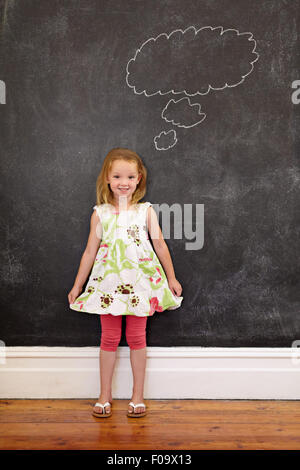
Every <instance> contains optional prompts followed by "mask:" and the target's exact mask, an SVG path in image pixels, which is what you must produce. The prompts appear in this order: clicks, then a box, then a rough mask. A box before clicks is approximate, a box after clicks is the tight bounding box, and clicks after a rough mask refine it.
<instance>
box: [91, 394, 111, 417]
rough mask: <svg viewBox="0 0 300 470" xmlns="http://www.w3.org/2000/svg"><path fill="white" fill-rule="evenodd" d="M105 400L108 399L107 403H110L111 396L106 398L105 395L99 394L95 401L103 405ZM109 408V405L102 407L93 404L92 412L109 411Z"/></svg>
mask: <svg viewBox="0 0 300 470" xmlns="http://www.w3.org/2000/svg"><path fill="white" fill-rule="evenodd" d="M107 401H109V403H112V396H111V395H109V397H108V398H107V395H100V396H99V398H98V400H97V402H99V403H101V404H102V405H104V403H106V402H107ZM110 409H111V407H110V406H108V405H107V406H106V407H105V408H104V409H103V408H101V406H94V412H95V413H99V414H101V413H103V412H104V413H107V414H108V413H110Z"/></svg>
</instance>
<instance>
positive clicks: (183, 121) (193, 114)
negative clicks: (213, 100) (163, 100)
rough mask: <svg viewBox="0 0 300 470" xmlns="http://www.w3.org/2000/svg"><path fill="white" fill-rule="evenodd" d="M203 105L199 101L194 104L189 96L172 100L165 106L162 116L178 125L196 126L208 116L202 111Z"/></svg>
mask: <svg viewBox="0 0 300 470" xmlns="http://www.w3.org/2000/svg"><path fill="white" fill-rule="evenodd" d="M200 110H201V105H200V104H198V103H195V104H192V103H191V101H190V99H189V98H187V97H184V98H180V99H179V100H177V101H175V100H173V99H172V100H170V101H169V102H168V103H167V105H166V106H165V107H164V109H163V110H162V113H161V117H162V118H163V119H164V120H165V121H167V122H170V123H171V124H173V125H174V126H178V127H185V128H186V129H187V128H188V127H194V126H197V125H198V124H201V122H202V121H204V119H205V118H206V114H205V113H201V111H200Z"/></svg>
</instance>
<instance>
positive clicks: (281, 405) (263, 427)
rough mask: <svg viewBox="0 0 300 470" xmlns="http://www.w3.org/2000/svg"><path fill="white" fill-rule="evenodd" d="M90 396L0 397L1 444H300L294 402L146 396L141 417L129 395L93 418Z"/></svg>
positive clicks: (298, 405)
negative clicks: (131, 410) (132, 410)
mask: <svg viewBox="0 0 300 470" xmlns="http://www.w3.org/2000/svg"><path fill="white" fill-rule="evenodd" d="M95 401H96V400H90V399H87V400H0V449H18V450H23V449H51V450H52V449H68V450H70V449H89V450H90V449H103V450H104V449H107V450H122V449H128V450H132V449H136V450H138V449H144V450H147V449H149V450H153V449H156V450H163V449H165V450H168V449H173V450H175V449H188V450H193V449H198V450H200V449H202V450H204V449H207V450H208V449H214V450H217V449H225V450H226V449H251V450H254V449H258V450H262V449H278V450H279V449H295V450H296V449H297V450H299V449H300V402H299V401H279V400H276V401H271V400H251V401H248V400H145V403H146V405H147V407H148V415H147V416H145V417H144V418H139V419H131V418H127V416H126V410H127V404H128V402H129V400H113V405H112V410H113V415H112V416H111V417H110V418H106V419H99V418H95V417H93V416H92V414H91V411H92V407H93V404H94V403H95Z"/></svg>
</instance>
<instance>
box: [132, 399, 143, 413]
mask: <svg viewBox="0 0 300 470" xmlns="http://www.w3.org/2000/svg"><path fill="white" fill-rule="evenodd" d="M130 401H132V402H133V403H134V404H135V405H136V404H137V403H143V402H144V399H143V397H141V398H138V397H135V396H133V397H132V398H131V400H130ZM128 412H129V413H132V414H133V413H134V414H138V413H144V412H145V407H144V406H137V407H136V408H135V409H134V408H133V406H131V405H128Z"/></svg>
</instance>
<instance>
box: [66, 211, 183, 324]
mask: <svg viewBox="0 0 300 470" xmlns="http://www.w3.org/2000/svg"><path fill="white" fill-rule="evenodd" d="M149 206H151V203H150V202H141V203H138V204H136V205H135V206H133V209H128V210H124V211H122V210H121V211H120V212H117V210H116V208H115V207H114V206H113V205H111V204H101V205H99V206H94V207H93V209H94V210H96V211H97V214H98V216H99V218H100V220H101V225H102V237H101V243H100V247H99V250H98V252H97V255H96V258H95V261H94V264H93V267H92V271H91V274H90V277H89V280H88V283H87V285H86V288H85V291H84V292H83V293H82V294H81V295H80V296H79V297H77V299H76V300H75V302H74V303H73V304H70V308H71V309H72V310H78V311H80V312H86V313H96V314H100V315H105V314H109V313H110V314H112V315H136V316H138V317H145V316H151V315H153V314H154V313H155V312H162V311H164V310H174V309H177V308H178V307H180V305H181V302H182V299H183V297H177V296H174V295H173V293H172V291H171V290H170V288H169V285H168V281H167V278H166V274H165V272H164V270H163V267H162V265H161V264H160V261H159V259H158V257H157V255H156V253H155V251H154V250H153V247H152V245H151V243H150V241H149V237H148V231H147V209H148V207H149Z"/></svg>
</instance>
